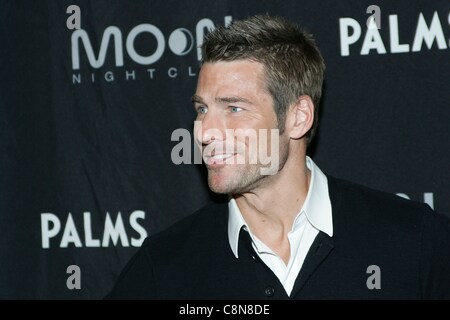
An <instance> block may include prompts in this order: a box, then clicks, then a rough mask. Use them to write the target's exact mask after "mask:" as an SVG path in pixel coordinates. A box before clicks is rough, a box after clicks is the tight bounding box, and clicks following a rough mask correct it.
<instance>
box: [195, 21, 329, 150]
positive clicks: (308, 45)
mask: <svg viewBox="0 0 450 320" xmlns="http://www.w3.org/2000/svg"><path fill="white" fill-rule="evenodd" d="M202 54H203V57H202V63H205V62H217V61H234V60H243V59H248V60H253V61H257V62H259V63H262V64H263V66H264V69H265V72H266V77H267V90H268V92H269V93H270V94H271V95H272V97H273V100H274V108H275V113H276V115H277V119H278V126H279V128H280V131H281V132H283V130H284V121H285V117H286V112H287V109H288V107H289V106H290V105H291V104H292V103H294V102H295V101H296V100H297V99H298V97H300V96H301V95H308V96H310V97H311V99H312V101H313V102H314V123H313V126H312V127H311V129H310V131H309V132H308V133H307V135H306V139H307V142H308V143H309V142H310V141H311V139H312V137H313V136H314V134H315V131H316V129H317V125H318V121H317V119H318V106H319V101H320V98H321V95H322V83H323V76H324V71H325V64H324V61H323V58H322V55H321V54H320V51H319V49H318V48H317V46H316V44H315V42H314V40H313V39H312V37H311V36H310V35H309V34H308V33H306V32H305V31H303V30H301V29H300V28H299V27H298V26H296V25H294V24H292V23H290V22H288V21H286V20H285V19H283V18H281V17H272V16H269V15H255V16H252V17H249V18H247V19H245V20H237V21H234V22H233V23H231V24H230V25H229V26H228V27H219V28H217V29H215V30H213V31H212V32H210V33H209V34H208V35H207V36H206V37H205V40H204V42H203V45H202Z"/></svg>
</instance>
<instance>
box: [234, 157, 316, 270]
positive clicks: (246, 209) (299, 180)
mask: <svg viewBox="0 0 450 320" xmlns="http://www.w3.org/2000/svg"><path fill="white" fill-rule="evenodd" d="M310 176H311V174H310V171H309V170H308V168H307V167H306V159H305V156H304V154H303V155H299V156H297V157H289V158H288V160H287V161H286V163H285V165H284V166H283V168H281V169H280V171H279V172H278V173H277V174H275V175H273V176H267V178H265V179H264V182H263V183H261V184H260V186H258V187H256V188H255V189H253V190H252V191H251V192H246V193H242V194H239V195H234V196H233V197H234V198H235V199H236V203H237V205H238V207H239V209H240V211H241V213H242V216H243V217H244V220H245V221H246V223H247V224H248V226H249V228H250V230H251V231H252V233H253V234H254V235H255V236H256V237H258V238H259V239H260V240H261V241H263V242H264V243H265V244H266V245H267V246H269V247H270V248H271V249H272V250H274V252H275V253H277V254H278V255H279V256H280V257H282V258H283V260H284V261H285V262H286V263H287V261H289V256H290V246H289V240H288V238H287V234H288V233H289V231H291V229H292V225H293V223H294V220H295V218H296V216H297V214H298V212H299V210H300V208H301V207H302V206H303V203H304V201H305V199H306V196H307V193H308V188H309V181H310Z"/></svg>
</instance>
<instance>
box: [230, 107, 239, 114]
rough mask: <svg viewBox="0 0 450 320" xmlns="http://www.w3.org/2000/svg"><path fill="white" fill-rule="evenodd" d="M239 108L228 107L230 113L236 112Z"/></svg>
mask: <svg viewBox="0 0 450 320" xmlns="http://www.w3.org/2000/svg"><path fill="white" fill-rule="evenodd" d="M241 110H242V108H239V107H230V111H231V113H236V112H239V111H241Z"/></svg>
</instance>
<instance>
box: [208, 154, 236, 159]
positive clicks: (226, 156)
mask: <svg viewBox="0 0 450 320" xmlns="http://www.w3.org/2000/svg"><path fill="white" fill-rule="evenodd" d="M232 156H233V154H232V153H223V154H216V155H214V156H212V157H211V158H213V159H216V160H222V159H225V158H229V157H232Z"/></svg>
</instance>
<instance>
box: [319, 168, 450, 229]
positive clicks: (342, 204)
mask: <svg viewBox="0 0 450 320" xmlns="http://www.w3.org/2000/svg"><path fill="white" fill-rule="evenodd" d="M328 185H329V191H330V199H331V203H332V207H333V220H335V218H336V219H337V220H338V221H339V219H341V220H342V219H344V220H346V221H349V220H351V221H357V222H359V224H360V225H361V224H363V223H366V224H367V226H369V227H370V226H371V227H380V226H383V227H384V229H386V230H388V229H390V230H392V229H395V231H398V232H401V231H405V232H410V231H414V233H416V234H417V233H420V232H421V231H423V229H424V226H425V225H439V224H443V225H448V217H447V216H445V215H444V214H439V213H437V212H435V211H433V210H432V209H431V208H430V207H429V206H428V205H427V204H424V203H420V202H417V201H413V200H408V199H404V198H401V197H399V196H397V195H395V194H391V193H387V192H383V191H379V190H375V189H372V188H369V187H366V186H362V185H360V184H356V183H353V182H349V181H346V180H341V179H337V178H334V177H330V176H328Z"/></svg>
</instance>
